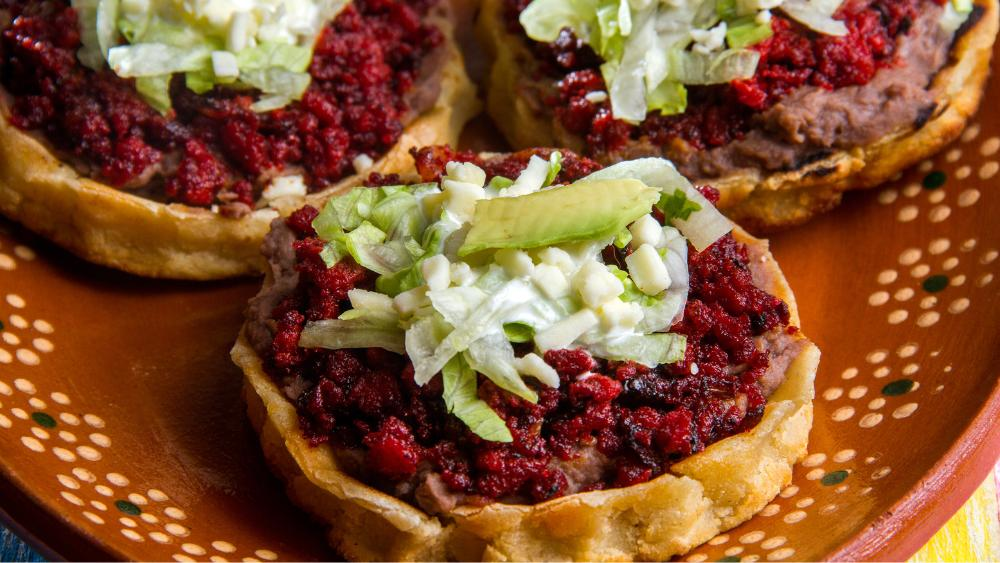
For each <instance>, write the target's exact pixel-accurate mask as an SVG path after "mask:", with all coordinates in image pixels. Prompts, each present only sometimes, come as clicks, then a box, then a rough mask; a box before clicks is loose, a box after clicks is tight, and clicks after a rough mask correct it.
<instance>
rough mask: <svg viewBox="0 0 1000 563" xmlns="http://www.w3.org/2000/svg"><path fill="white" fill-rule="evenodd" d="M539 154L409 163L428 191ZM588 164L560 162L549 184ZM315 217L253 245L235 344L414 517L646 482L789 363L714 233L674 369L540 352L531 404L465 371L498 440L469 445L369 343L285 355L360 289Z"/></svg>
mask: <svg viewBox="0 0 1000 563" xmlns="http://www.w3.org/2000/svg"><path fill="white" fill-rule="evenodd" d="M540 152H541V153H542V154H544V153H545V151H521V152H520V153H514V154H512V155H502V156H494V157H490V158H487V159H486V160H483V159H481V158H478V157H476V156H475V155H472V154H470V153H459V152H457V151H452V150H450V149H447V148H443V147H435V148H426V149H422V150H420V151H417V152H415V154H414V157H415V160H416V162H417V164H418V170H419V172H420V174H421V176H422V178H423V180H425V181H432V180H434V179H436V178H438V177H440V175H441V173H442V172H443V171H444V165H445V163H447V162H449V161H453V160H464V161H471V162H475V163H476V164H477V165H480V166H481V167H482V168H483V169H484V170H486V171H487V175H488V176H492V175H495V174H498V173H501V172H502V173H504V174H505V175H507V177H516V176H517V174H518V173H519V172H520V171H521V170H522V169H523V168H524V166H525V164H526V162H527V160H528V158H529V157H530V155H531V154H539V153H540ZM599 167H600V166H599V165H597V164H596V163H595V162H593V161H591V160H588V159H585V158H580V157H578V156H576V155H574V154H572V153H565V152H564V160H563V168H562V171H561V172H560V176H559V178H557V182H559V183H567V182H572V181H574V180H576V179H578V178H580V177H582V176H585V175H587V174H589V173H590V172H592V171H594V170H596V169H597V168H599ZM373 180H374V181H375V182H376V183H384V182H385V181H387V180H388V181H392V180H393V179H386V178H374V179H373ZM702 191H703V192H704V193H705V194H706V195H707V196H708V197H710V198H711V197H717V195H718V194H717V192H715V191H714V190H712V189H711V188H704V189H703V190H702ZM317 213H318V212H317V210H316V209H313V208H310V207H306V208H303V209H301V210H299V211H298V212H296V213H294V214H292V215H291V216H290V217H289V218H288V219H287V220H281V219H278V220H275V223H274V225H273V230H272V233H271V235H269V237H268V240H267V242H265V254H267V256H268V258H269V259H270V261H271V263H272V268H273V271H274V274H275V275H274V280H273V281H274V283H273V284H271V285H270V286H269V287H266V288H265V289H264V290H263V291H262V292H261V294H260V295H258V297H257V298H255V299H254V300H253V301H252V302H251V306H250V309H249V311H248V319H249V321H248V331H247V334H248V336H249V337H250V340H251V342H252V344H253V345H254V347H255V349H256V350H257V351H258V353H259V354H260V356H261V357H262V358H263V361H264V365H265V369H266V370H267V372H268V373H269V374H270V375H271V376H272V377H273V378H274V379H275V381H276V382H277V383H278V384H279V386H281V387H282V388H283V389H284V392H285V394H286V395H287V396H288V397H289V399H290V400H292V401H293V402H294V403H295V404H296V406H297V407H298V412H299V416H300V425H301V428H302V432H303V434H304V436H305V437H306V438H307V439H308V440H309V441H310V442H311V443H312V444H320V443H327V442H329V443H331V444H332V445H333V446H334V451H335V452H336V454H335V455H337V457H338V461H339V462H340V464H341V466H342V467H344V468H345V469H346V470H347V471H349V472H351V473H353V474H355V475H356V476H358V477H359V478H362V476H363V479H364V480H365V481H366V482H367V483H369V484H371V485H373V486H376V487H378V488H380V489H382V490H384V491H386V492H389V493H391V494H394V495H397V496H400V497H402V498H405V499H407V500H410V501H412V502H414V503H416V504H417V505H419V506H421V507H422V508H423V509H424V510H426V511H427V512H429V513H440V512H447V511H448V510H450V509H452V508H454V507H455V506H458V505H462V504H485V503H489V502H494V501H503V502H521V503H532V502H540V501H544V500H547V499H551V498H555V497H559V496H562V495H566V494H571V493H575V492H579V491H586V490H598V489H603V488H610V487H624V486H629V485H633V484H636V483H642V482H644V481H648V480H649V479H652V478H653V477H655V476H657V475H660V474H662V473H663V472H664V471H666V470H667V469H668V467H669V466H670V464H672V463H674V462H676V461H677V460H679V459H682V458H684V457H686V456H689V455H691V454H693V453H696V452H699V451H701V450H703V449H704V448H705V447H706V446H708V445H709V444H711V443H713V442H715V441H718V440H720V439H722V438H725V437H727V436H731V435H733V434H736V433H739V432H743V431H745V430H748V429H750V428H752V427H753V426H754V425H756V424H757V422H759V420H760V418H761V416H762V414H763V411H764V405H765V403H766V400H767V396H768V395H769V394H770V393H771V392H773V390H774V389H775V388H776V387H777V386H778V385H780V383H781V381H782V380H783V378H784V370H785V368H786V367H787V365H788V357H791V356H794V354H795V353H796V343H797V341H795V340H794V338H793V337H792V335H793V334H794V333H795V332H796V330H797V329H796V328H795V327H789V326H788V323H789V309H788V306H787V304H785V303H784V302H783V301H781V300H780V299H779V298H777V297H775V296H773V295H770V294H768V293H767V292H765V291H763V290H761V289H760V288H759V287H758V286H757V285H755V283H754V275H755V274H756V275H759V272H754V271H752V270H751V264H752V263H753V262H754V259H755V258H759V256H758V255H756V254H753V252H754V251H753V250H752V249H748V247H746V246H744V245H742V244H740V243H738V242H736V241H735V240H734V239H733V237H732V236H731V235H727V236H725V237H724V238H722V239H720V240H719V241H718V242H716V243H715V244H714V245H712V246H711V247H709V248H708V249H706V250H705V251H704V252H701V253H697V252H695V251H694V250H693V249H689V250H690V255H689V269H690V274H691V286H690V296H689V301H688V303H687V306H686V309H685V314H684V318H683V320H682V321H680V322H678V323H677V324H675V325H674V326H673V327H672V331H673V332H677V333H680V334H684V335H686V336H687V339H688V340H687V349H686V354H685V357H684V359H683V360H682V361H680V362H678V363H675V364H670V365H661V366H659V367H657V368H655V369H649V368H646V367H644V366H641V365H639V364H636V363H633V362H611V361H604V360H600V359H595V358H593V357H591V355H590V354H589V353H587V352H586V351H584V350H582V349H567V350H552V351H549V352H547V353H546V354H545V356H544V359H545V361H546V362H547V363H548V364H549V365H551V366H552V367H553V368H555V370H556V371H557V372H558V374H559V378H560V386H559V387H558V388H556V389H553V388H550V387H545V386H542V385H536V384H535V383H534V382H531V383H529V385H532V386H533V387H534V389H535V390H536V391H537V393H538V396H539V400H538V402H537V404H532V403H530V402H527V401H524V400H522V399H520V398H518V397H516V396H514V395H512V394H510V393H508V392H506V391H503V390H501V389H499V388H498V387H496V386H495V385H493V384H492V383H491V382H490V381H489V380H488V379H486V378H484V377H482V376H480V378H479V396H480V398H482V399H483V400H484V401H486V402H487V403H488V404H489V405H490V407H491V408H493V409H494V410H495V411H496V412H497V413H498V414H499V415H500V416H501V417H502V418H503V419H504V420H505V421H506V423H507V426H508V428H509V429H510V431H511V434H512V435H513V437H514V440H513V442H512V443H507V444H505V443H497V442H489V441H484V440H482V439H480V438H479V437H477V436H476V435H474V434H473V433H472V432H471V431H470V430H469V429H468V428H467V427H466V426H465V425H464V424H463V423H461V422H460V421H459V420H458V419H457V418H455V417H454V416H452V415H450V414H448V413H447V412H446V410H445V405H444V401H443V399H442V397H441V394H442V383H441V378H440V375H438V376H435V377H434V379H432V380H431V381H430V382H429V383H428V384H427V385H424V386H422V387H421V386H418V385H416V384H415V383H414V381H413V366H412V365H411V363H410V362H409V361H408V360H407V358H406V357H404V356H400V355H396V354H393V353H390V352H386V351H384V350H381V349H367V350H335V351H330V350H318V349H303V348H299V347H298V340H299V334H300V333H301V331H302V328H303V326H304V324H305V323H306V322H307V321H314V320H319V319H329V318H333V317H336V316H337V315H339V314H340V313H342V312H343V311H344V310H345V308H348V307H349V306H350V304H349V302H348V301H347V292H348V291H349V290H350V289H352V288H355V287H361V288H370V287H371V286H372V281H373V280H372V276H371V275H370V274H369V273H368V272H367V271H366V270H364V269H362V268H361V267H360V266H358V265H356V264H355V263H353V262H352V261H350V260H349V259H347V260H343V261H341V262H340V263H338V264H337V265H335V266H334V267H332V268H327V266H326V265H325V263H324V262H323V260H322V259H321V258H320V256H319V252H320V251H321V250H322V248H323V243H322V241H320V240H318V239H317V238H316V234H315V231H313V229H312V226H311V223H312V220H313V219H314V218H315V217H316V215H317ZM615 252H618V253H621V252H622V251H620V250H616V249H614V247H609V250H608V251H606V253H605V254H606V260H615V259H621V258H622V256H614V254H615ZM608 254H611V256H610V257H608V256H607V255H608ZM529 346H530V345H529ZM527 351H528V350H527V349H525V350H522V352H527Z"/></svg>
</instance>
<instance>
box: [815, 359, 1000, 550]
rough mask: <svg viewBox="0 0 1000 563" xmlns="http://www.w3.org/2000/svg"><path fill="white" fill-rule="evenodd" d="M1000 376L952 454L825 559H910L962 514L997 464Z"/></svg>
mask: <svg viewBox="0 0 1000 563" xmlns="http://www.w3.org/2000/svg"><path fill="white" fill-rule="evenodd" d="M997 420H1000V376H998V377H997V379H996V381H994V384H993V389H992V390H991V391H990V397H989V399H988V400H987V401H986V403H984V404H983V408H982V409H980V411H979V413H978V414H977V415H976V417H975V418H974V419H973V420H972V422H971V423H970V424H969V425H968V427H966V429H965V430H964V431H963V432H962V434H961V436H959V438H958V439H957V440H956V441H955V442H954V443H953V444H952V446H951V448H949V449H948V452H947V453H946V454H945V455H944V456H943V457H942V458H941V459H939V460H938V461H937V463H935V464H934V466H933V467H931V469H930V470H929V471H928V472H927V473H925V474H924V476H923V477H922V478H921V480H920V481H919V483H918V484H917V485H916V486H915V487H913V488H912V489H910V490H909V491H907V492H906V494H904V495H903V496H902V498H900V499H899V500H897V501H896V503H895V504H893V505H892V506H891V507H890V508H889V509H888V510H886V512H885V513H884V514H883V515H882V516H880V517H879V518H877V519H876V520H875V521H874V522H872V523H871V524H869V525H868V527H867V528H865V529H864V530H862V531H861V532H859V533H857V534H855V535H854V536H853V537H851V538H850V539H849V540H847V542H845V543H844V544H843V545H842V546H841V547H840V548H839V549H837V550H835V551H834V552H832V553H830V554H829V555H828V556H827V557H826V560H827V561H906V560H907V559H909V558H910V557H912V556H913V554H915V553H916V552H917V551H918V550H919V549H920V548H921V547H923V546H924V544H926V543H927V541H928V540H930V538H931V536H933V535H934V534H935V533H936V532H937V531H938V530H939V529H941V527H942V526H944V524H945V523H946V522H947V521H948V520H949V519H951V517H952V516H954V515H955V513H956V512H958V509H960V508H961V507H962V505H964V504H965V503H966V502H967V501H968V500H969V498H971V497H972V494H973V493H974V492H975V491H976V489H977V488H979V486H980V485H982V484H983V481H984V480H985V479H986V477H987V476H988V475H989V472H990V471H991V470H992V469H993V466H994V465H996V463H997V458H998V453H1000V426H997V425H996V424H995V423H994V422H995V421H997Z"/></svg>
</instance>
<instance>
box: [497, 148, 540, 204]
mask: <svg viewBox="0 0 1000 563" xmlns="http://www.w3.org/2000/svg"><path fill="white" fill-rule="evenodd" d="M548 175H549V161H547V160H545V159H544V158H541V157H539V156H538V155H531V158H530V159H529V160H528V166H527V167H525V169H524V171H523V172H521V175H520V176H518V177H517V180H514V183H513V184H511V185H510V186H509V187H507V188H505V189H503V190H500V197H517V196H522V195H528V194H530V193H534V192H537V191H538V190H540V189H542V184H544V183H545V178H547V177H548Z"/></svg>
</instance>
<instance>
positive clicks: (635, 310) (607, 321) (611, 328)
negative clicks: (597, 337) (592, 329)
mask: <svg viewBox="0 0 1000 563" xmlns="http://www.w3.org/2000/svg"><path fill="white" fill-rule="evenodd" d="M597 316H598V317H600V319H601V329H602V330H604V331H605V332H607V333H621V332H628V331H631V330H632V329H633V328H635V325H637V324H639V321H641V320H642V317H643V314H642V306H641V305H639V304H638V303H629V302H625V301H622V300H621V299H612V300H611V301H608V302H607V303H605V304H604V305H601V307H600V308H599V309H598V310H597Z"/></svg>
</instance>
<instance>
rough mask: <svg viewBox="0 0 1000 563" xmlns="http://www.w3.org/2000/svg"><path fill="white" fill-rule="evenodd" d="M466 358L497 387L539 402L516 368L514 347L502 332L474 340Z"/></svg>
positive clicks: (466, 353)
mask: <svg viewBox="0 0 1000 563" xmlns="http://www.w3.org/2000/svg"><path fill="white" fill-rule="evenodd" d="M464 356H465V360H466V361H467V362H468V363H469V366H471V367H472V369H474V370H476V371H478V372H479V373H481V374H483V375H485V376H486V377H487V379H489V380H490V381H492V382H493V383H495V384H496V386H497V387H499V388H501V389H503V390H505V391H508V392H510V393H513V394H514V395H517V396H518V397H521V398H522V399H524V400H526V401H529V402H532V403H537V402H538V395H537V394H536V393H535V392H534V391H533V390H532V389H531V388H530V387H528V386H527V384H525V382H524V380H523V379H521V375H520V374H519V373H518V372H517V370H516V369H515V368H514V347H513V346H511V344H510V341H509V340H507V337H506V336H504V333H503V332H502V331H494V332H490V333H488V334H485V335H483V336H482V337H480V338H478V339H476V340H474V341H473V342H472V343H471V344H469V349H468V350H466V351H465V353H464Z"/></svg>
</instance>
